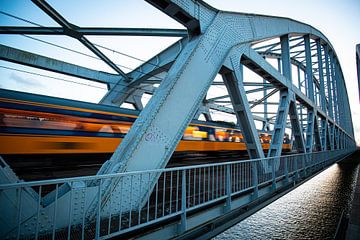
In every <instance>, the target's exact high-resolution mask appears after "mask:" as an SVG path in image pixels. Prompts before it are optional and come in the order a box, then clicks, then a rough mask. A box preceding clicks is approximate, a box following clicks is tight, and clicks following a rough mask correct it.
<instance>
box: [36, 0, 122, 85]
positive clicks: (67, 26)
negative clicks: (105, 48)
mask: <svg viewBox="0 0 360 240" xmlns="http://www.w3.org/2000/svg"><path fill="white" fill-rule="evenodd" d="M32 2H33V3H35V4H36V5H37V6H38V7H39V8H40V9H41V10H43V11H44V12H45V13H46V14H47V15H49V16H50V17H51V18H52V19H53V20H54V21H55V22H57V23H58V24H59V25H60V26H62V27H63V28H64V32H65V33H66V35H68V36H70V37H73V38H75V39H77V40H79V41H80V42H81V43H82V44H83V45H84V46H85V47H87V48H88V49H89V50H90V51H91V52H93V53H94V54H95V55H96V56H98V57H99V58H100V59H101V60H102V61H104V62H105V63H106V64H107V65H109V66H110V67H111V68H112V69H113V70H115V71H116V72H117V73H118V74H120V75H121V76H122V77H123V78H126V79H127V78H128V77H127V75H126V74H125V73H124V72H123V71H122V70H121V69H120V68H119V67H118V66H117V65H116V64H115V63H113V62H112V61H111V60H110V59H109V58H108V57H106V56H105V55H104V54H103V53H102V52H101V51H100V50H99V49H97V48H96V47H95V46H94V45H93V44H92V43H91V42H90V41H89V40H88V39H86V38H85V37H84V35H83V34H81V33H79V32H78V31H76V28H77V26H75V25H73V24H71V23H69V22H68V21H67V20H66V19H65V18H63V17H62V16H61V14H59V13H58V12H57V11H56V10H55V9H54V8H52V7H51V6H50V5H49V4H48V3H47V2H46V1H45V0H32Z"/></svg>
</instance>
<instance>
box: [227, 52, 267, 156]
mask: <svg viewBox="0 0 360 240" xmlns="http://www.w3.org/2000/svg"><path fill="white" fill-rule="evenodd" d="M230 54H231V53H230ZM241 54H242V53H240V54H236V53H235V54H234V55H230V63H231V69H227V68H222V70H221V72H220V73H221V74H222V77H223V80H224V83H225V86H226V88H227V90H228V92H229V95H230V99H231V102H232V105H233V108H234V112H235V115H236V117H237V119H238V125H239V126H240V129H241V132H242V135H243V136H244V140H245V144H246V149H247V152H248V154H249V156H250V158H252V159H256V158H264V156H265V155H264V151H263V149H262V146H261V143H260V139H259V135H258V131H257V130H256V127H255V123H254V119H253V115H252V113H251V110H250V107H249V103H248V100H247V97H246V93H245V88H244V86H243V84H242V82H243V79H244V78H243V69H242V65H241V64H240V59H241Z"/></svg>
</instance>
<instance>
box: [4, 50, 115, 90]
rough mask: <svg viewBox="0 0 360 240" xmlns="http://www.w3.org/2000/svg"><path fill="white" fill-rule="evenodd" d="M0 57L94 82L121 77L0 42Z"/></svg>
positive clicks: (109, 83) (108, 82) (113, 81)
mask: <svg viewBox="0 0 360 240" xmlns="http://www.w3.org/2000/svg"><path fill="white" fill-rule="evenodd" d="M0 59H1V60H5V61H9V62H13V63H18V64H22V65H26V66H30V67H35V68H40V69H43V70H47V71H52V72H57V73H61V74H66V75H70V76H74V77H78V78H84V79H88V80H93V81H96V82H100V83H105V84H107V85H112V84H116V83H117V82H118V80H119V78H121V77H120V76H119V75H116V74H111V73H105V72H101V71H95V70H92V69H89V68H85V67H82V66H78V65H75V64H71V63H67V62H63V61H60V60H57V59H53V58H49V57H45V56H41V55H38V54H35V53H30V52H27V51H23V50H20V49H16V48H12V47H8V46H5V45H1V44H0Z"/></svg>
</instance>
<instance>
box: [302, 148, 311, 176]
mask: <svg viewBox="0 0 360 240" xmlns="http://www.w3.org/2000/svg"><path fill="white" fill-rule="evenodd" d="M305 159H306V160H307V161H305ZM308 160H309V158H308V154H307V153H305V154H304V155H302V156H301V161H302V168H303V174H304V177H306V164H307V162H308Z"/></svg>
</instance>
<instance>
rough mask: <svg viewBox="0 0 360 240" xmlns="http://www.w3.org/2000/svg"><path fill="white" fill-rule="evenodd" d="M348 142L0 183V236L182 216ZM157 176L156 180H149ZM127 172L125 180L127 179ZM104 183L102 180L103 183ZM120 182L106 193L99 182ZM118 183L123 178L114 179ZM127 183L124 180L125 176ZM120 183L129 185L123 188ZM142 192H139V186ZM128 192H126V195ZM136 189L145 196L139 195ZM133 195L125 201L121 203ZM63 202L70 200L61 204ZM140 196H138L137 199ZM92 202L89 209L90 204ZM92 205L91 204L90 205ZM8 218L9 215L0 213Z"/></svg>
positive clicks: (312, 165) (294, 172)
mask: <svg viewBox="0 0 360 240" xmlns="http://www.w3.org/2000/svg"><path fill="white" fill-rule="evenodd" d="M351 152H352V151H351V150H348V149H341V150H335V151H324V152H314V153H308V154H296V155H287V156H281V157H274V158H266V159H254V160H241V161H232V162H226V163H215V164H205V165H197V166H186V167H178V168H170V169H157V170H148V171H142V172H128V173H119V174H111V175H99V176H89V177H78V178H68V179H59V180H57V179H56V180H46V181H38V182H20V183H16V184H2V185H0V201H1V202H0V204H1V205H0V209H1V212H2V216H3V217H2V218H1V225H2V227H1V229H2V230H1V232H0V233H1V238H2V239H6V238H9V239H22V238H26V239H98V238H108V237H113V236H118V235H121V234H126V233H129V232H133V231H134V230H138V229H141V228H144V227H149V226H150V225H152V226H155V225H159V224H160V223H161V224H166V223H169V222H174V221H175V222H176V221H177V222H178V223H179V226H180V227H179V233H181V232H182V231H185V230H186V229H187V226H186V222H187V215H188V213H190V212H193V211H200V210H201V209H206V207H208V206H210V205H211V206H214V205H216V204H223V205H224V206H225V208H224V209H226V206H227V207H228V208H229V207H230V206H231V202H232V201H233V200H234V198H235V197H236V196H240V195H242V194H251V195H252V196H253V198H252V200H255V199H256V197H257V196H258V192H259V191H260V189H262V188H264V187H269V186H270V187H272V189H273V191H275V190H276V188H277V183H279V182H284V181H285V182H286V181H289V179H290V181H296V180H300V179H303V178H306V177H309V176H311V175H313V174H314V173H315V172H317V171H319V170H320V169H322V168H324V167H326V166H329V165H331V164H332V163H334V162H335V161H337V160H339V159H341V158H342V157H344V156H346V155H347V154H349V153H351ZM154 174H155V175H157V176H160V177H159V179H158V181H157V182H156V183H155V184H149V180H150V179H151V178H152V177H153V176H154ZM125 178H126V179H127V180H126V181H124V179H125ZM105 183H106V184H105ZM115 183H118V184H117V186H120V189H118V190H117V191H112V192H110V193H108V192H106V191H104V189H103V187H104V186H110V188H108V189H111V186H112V185H114V186H115ZM119 183H120V185H119ZM125 183H126V184H129V185H128V186H122V184H125ZM122 191H130V192H127V194H124V193H123V192H122ZM144 191H145V193H146V194H145V195H144V194H139V192H144ZM124 196H126V199H125V197H124ZM139 196H146V197H145V198H144V199H138V198H139ZM125 202H130V206H128V205H127V204H125ZM64 203H66V205H67V207H64ZM139 203H140V204H139ZM91 209H92V210H91ZM94 209H95V210H94ZM4 218H6V219H4Z"/></svg>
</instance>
